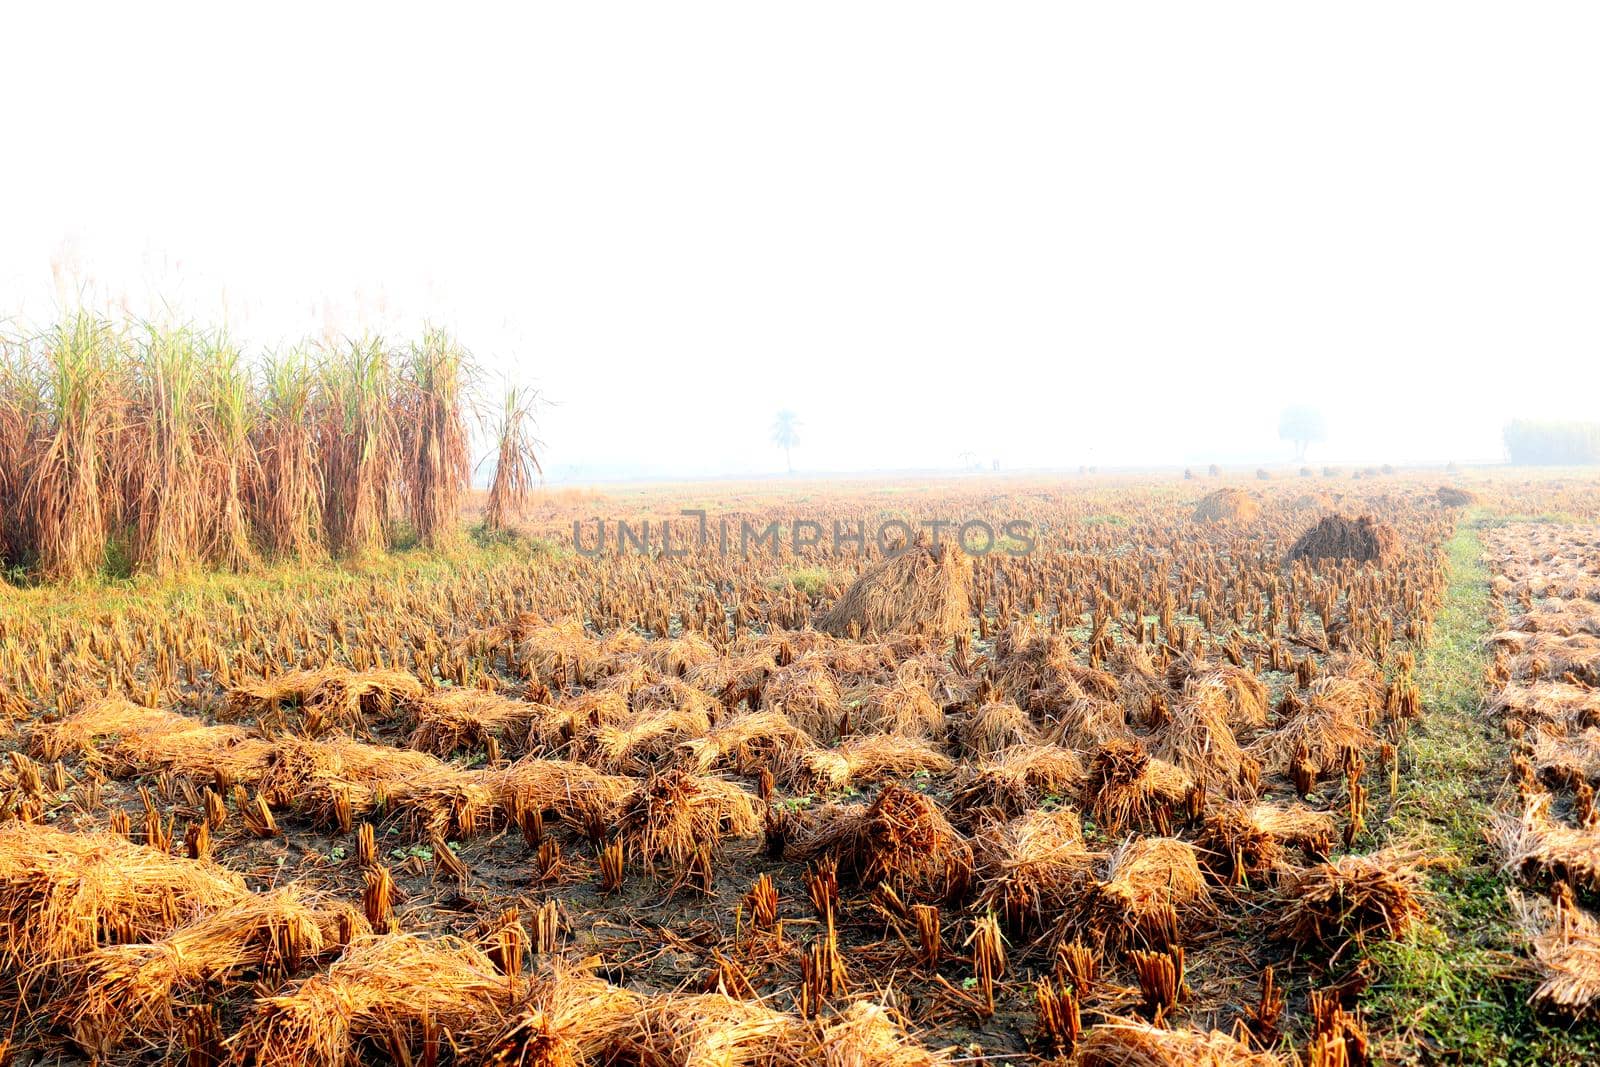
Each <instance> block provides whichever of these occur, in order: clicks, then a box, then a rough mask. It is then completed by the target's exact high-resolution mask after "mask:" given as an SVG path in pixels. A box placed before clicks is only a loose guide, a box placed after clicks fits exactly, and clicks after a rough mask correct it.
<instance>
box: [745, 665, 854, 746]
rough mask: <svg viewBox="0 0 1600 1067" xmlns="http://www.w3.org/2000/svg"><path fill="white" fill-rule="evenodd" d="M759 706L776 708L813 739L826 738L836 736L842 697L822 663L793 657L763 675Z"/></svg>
mask: <svg viewBox="0 0 1600 1067" xmlns="http://www.w3.org/2000/svg"><path fill="white" fill-rule="evenodd" d="M761 710H762V711H775V712H780V713H782V714H783V715H785V716H786V717H787V718H788V720H789V721H790V722H791V723H793V724H794V725H795V726H798V727H800V729H802V730H804V731H805V732H806V733H808V734H810V735H811V736H812V737H813V738H815V739H816V740H818V741H827V740H829V739H831V738H833V737H836V736H838V733H839V726H840V723H841V721H842V720H843V719H844V697H843V695H842V694H841V693H840V692H839V683H838V682H837V681H836V680H835V679H834V677H833V671H832V670H830V669H829V668H828V665H827V664H826V663H823V662H822V661H821V660H820V659H812V660H796V661H795V662H794V663H792V664H790V665H789V666H787V667H783V668H780V669H779V670H777V671H775V672H773V674H772V676H771V677H770V678H768V679H767V682H766V684H765V685H764V686H763V687H762V689H761Z"/></svg>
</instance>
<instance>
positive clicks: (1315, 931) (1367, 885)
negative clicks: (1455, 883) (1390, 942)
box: [1273, 850, 1428, 946]
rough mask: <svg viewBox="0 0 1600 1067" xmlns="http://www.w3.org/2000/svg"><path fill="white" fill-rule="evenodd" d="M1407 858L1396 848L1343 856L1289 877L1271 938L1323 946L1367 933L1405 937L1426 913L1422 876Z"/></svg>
mask: <svg viewBox="0 0 1600 1067" xmlns="http://www.w3.org/2000/svg"><path fill="white" fill-rule="evenodd" d="M1411 859H1412V857H1410V856H1408V855H1406V854H1403V853H1400V852H1396V851H1394V850H1385V851H1383V852H1375V853H1373V854H1371V855H1368V856H1341V857H1339V859H1337V860H1334V861H1332V862H1330V863H1319V864H1317V865H1316V866H1314V867H1311V868H1310V869H1308V870H1305V871H1302V872H1300V873H1299V874H1297V875H1296V876H1294V877H1293V878H1290V879H1287V880H1286V881H1285V883H1284V885H1283V891H1282V894H1283V899H1284V906H1283V909H1282V910H1281V911H1280V912H1279V913H1278V915H1277V917H1276V919H1275V921H1274V924H1273V936H1274V937H1276V938H1279V939H1282V940H1288V941H1294V942H1296V943H1297V944H1301V945H1310V944H1317V945H1325V946H1337V945H1340V944H1342V943H1343V942H1345V941H1348V940H1349V939H1351V938H1355V937H1364V936H1366V935H1369V934H1378V935H1381V936H1383V937H1387V938H1398V937H1403V936H1404V935H1405V933H1406V931H1408V930H1410V929H1411V928H1412V926H1414V925H1416V924H1417V923H1419V922H1422V921H1423V920H1425V919H1426V918H1427V914H1428V913H1427V909H1426V908H1425V907H1424V906H1423V901H1424V899H1425V890H1424V887H1423V881H1422V874H1421V872H1420V871H1419V870H1418V869H1417V868H1416V866H1415V865H1414V864H1413V863H1412V862H1411Z"/></svg>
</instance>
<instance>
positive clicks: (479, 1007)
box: [229, 934, 526, 1067]
mask: <svg viewBox="0 0 1600 1067" xmlns="http://www.w3.org/2000/svg"><path fill="white" fill-rule="evenodd" d="M525 986H526V981H525V980H518V979H514V978H508V977H506V976H505V975H502V974H500V973H499V972H498V971H497V970H496V969H495V967H494V964H493V963H492V962H490V960H489V958H488V957H487V956H485V955H484V954H483V953H482V952H480V951H479V950H478V949H476V948H474V947H473V946H471V945H469V944H467V943H466V942H465V941H462V940H460V939H459V938H455V937H435V938H423V937H418V936H416V935H414V934H381V935H370V934H369V935H366V936H364V937H358V938H356V939H355V940H354V941H353V942H352V943H351V944H350V947H349V948H348V949H347V950H346V951H345V953H344V955H343V956H341V957H340V958H339V959H338V960H336V961H335V962H334V963H333V965H332V966H330V967H329V968H328V969H327V971H325V972H323V973H321V974H316V975H313V976H311V977H310V978H307V979H305V980H304V981H301V982H299V983H298V984H297V985H296V986H295V987H294V989H293V991H292V992H289V993H286V994H284V995H281V996H273V997H266V998H264V999H262V1000H261V1001H260V1002H259V1003H258V1004H257V1006H256V1009H255V1010H254V1011H253V1012H252V1013H251V1015H250V1017H249V1018H248V1019H247V1020H246V1021H245V1024H244V1027H243V1028H242V1029H241V1030H240V1031H239V1033H237V1034H236V1035H234V1037H233V1038H231V1039H230V1041H229V1044H230V1045H231V1056H230V1062H231V1063H233V1064H236V1065H239V1067H243V1065H244V1064H246V1063H250V1062H254V1063H258V1064H273V1065H275V1067H276V1065H283V1067H346V1065H354V1064H355V1063H357V1062H359V1056H358V1049H359V1046H360V1044H361V1043H362V1042H363V1041H373V1042H377V1043H378V1045H379V1047H380V1048H384V1049H386V1050H387V1054H388V1058H390V1059H394V1060H400V1061H402V1062H415V1061H416V1060H419V1059H422V1058H423V1055H424V1048H425V1047H428V1046H435V1051H434V1055H437V1046H447V1045H449V1044H454V1045H455V1046H456V1047H458V1048H462V1049H469V1048H472V1047H475V1046H479V1045H482V1044H483V1043H485V1042H487V1041H488V1040H489V1039H490V1038H491V1037H493V1036H494V1035H495V1034H497V1033H499V1032H500V1030H501V1028H502V1026H503V1018H504V1017H503V1010H504V1008H505V1006H506V1005H507V1004H508V1003H509V1002H511V1001H512V1000H514V999H515V998H516V997H517V996H518V995H519V994H520V993H521V992H523V990H524V989H525Z"/></svg>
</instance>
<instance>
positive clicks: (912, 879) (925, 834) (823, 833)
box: [784, 783, 972, 903]
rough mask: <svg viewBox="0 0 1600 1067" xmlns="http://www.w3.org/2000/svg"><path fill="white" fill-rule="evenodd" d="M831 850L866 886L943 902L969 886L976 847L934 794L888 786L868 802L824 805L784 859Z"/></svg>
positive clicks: (841, 865)
mask: <svg viewBox="0 0 1600 1067" xmlns="http://www.w3.org/2000/svg"><path fill="white" fill-rule="evenodd" d="M824 854H826V855H831V856H833V857H834V858H835V859H836V860H837V861H838V864H839V869H840V870H841V871H845V872H848V873H849V874H851V875H852V876H854V877H855V879H856V880H857V881H858V882H859V883H860V884H862V885H864V886H869V887H871V886H876V885H877V884H878V883H880V882H884V883H887V884H888V885H889V886H891V887H892V888H893V889H894V890H895V892H897V893H899V894H900V896H901V897H903V898H905V899H907V900H915V901H919V902H923V903H935V902H940V901H943V900H945V899H947V898H949V897H952V896H954V895H959V894H960V893H961V892H963V891H965V889H966V887H967V884H968V882H969V881H970V877H971V873H972V846H971V845H969V844H968V843H967V841H966V840H965V839H964V838H963V837H962V836H961V835H960V834H959V833H957V832H956V830H955V828H954V827H953V826H951V825H950V821H949V820H948V819H946V818H945V816H944V814H943V813H942V812H941V811H940V810H939V808H938V807H937V806H936V805H935V804H934V802H933V800H932V799H931V798H930V797H926V796H923V795H922V794H920V793H914V792H912V791H911V790H909V789H907V788H905V787H904V786H901V785H896V784H893V783H891V784H889V785H885V786H884V787H883V789H882V790H881V791H880V792H879V793H878V796H877V798H876V799H875V800H873V802H872V803H871V804H870V805H867V806H865V807H863V806H862V805H859V804H856V805H846V806H838V807H832V808H829V809H825V810H824V811H823V812H822V813H821V816H820V821H819V825H818V826H817V827H815V828H814V829H813V830H812V831H811V832H810V833H809V834H807V835H806V836H804V837H802V838H801V839H800V840H799V841H796V842H794V843H793V844H792V845H791V846H790V847H789V848H788V849H787V850H786V851H785V853H784V858H785V859H798V860H805V859H811V858H812V857H815V856H819V855H824Z"/></svg>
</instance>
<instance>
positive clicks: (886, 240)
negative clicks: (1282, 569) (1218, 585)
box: [0, 2, 1600, 480]
mask: <svg viewBox="0 0 1600 1067" xmlns="http://www.w3.org/2000/svg"><path fill="white" fill-rule="evenodd" d="M156 6H159V7H162V10H163V13H161V14H159V15H152V14H150V13H149V12H148V11H135V10H133V8H132V6H131V5H129V6H127V7H122V6H116V5H106V6H103V7H102V6H99V5H72V4H63V5H26V6H24V7H20V8H17V9H15V10H13V11H11V12H9V13H8V16H7V24H8V26H7V29H8V33H7V37H8V47H7V50H6V51H7V55H6V61H5V63H4V64H3V65H0V93H3V96H0V99H4V100H6V101H7V103H6V118H7V130H8V135H9V136H8V148H9V151H8V153H7V156H8V160H7V162H6V164H5V165H4V166H3V167H0V222H3V232H0V314H8V313H9V314H14V315H17V316H20V317H21V318H22V319H23V320H26V321H29V322H32V323H34V324H40V323H43V322H45V321H47V320H48V319H49V318H50V317H51V316H52V315H53V314H54V309H55V307H56V305H57V301H58V299H59V293H58V288H57V285H56V282H55V280H54V279H53V278H52V271H51V266H52V260H54V261H55V262H56V263H57V264H58V265H60V266H61V267H62V268H63V272H62V278H64V279H65V278H76V279H78V280H79V281H80V282H81V281H83V280H84V279H88V282H87V286H88V288H87V290H86V292H87V295H88V297H89V299H90V300H91V301H93V302H113V301H114V302H119V303H122V302H125V303H126V304H127V305H128V306H130V307H131V308H132V309H133V310H134V311H135V312H136V313H139V314H143V315H149V314H156V313H162V314H172V315H178V316H182V317H186V318H191V319H194V320H198V321H201V322H212V321H219V320H222V319H225V320H226V321H227V322H228V324H229V326H230V328H231V330H232V332H233V334H234V335H235V336H236V337H237V338H239V339H241V340H244V341H246V342H248V343H250V344H251V345H254V346H264V345H274V344H282V343H286V342H290V341H293V340H295V339H296V338H299V337H301V336H304V335H316V334H321V333H323V332H324V331H333V332H338V333H352V334H359V333H361V332H363V331H376V332H382V333H384V334H386V335H393V336H396V337H403V336H406V335H408V334H414V333H416V332H418V331H419V330H420V326H421V323H422V322H424V321H430V322H433V323H435V324H438V325H444V326H448V327H450V328H451V329H452V330H454V331H455V332H456V333H457V334H458V335H459V336H460V337H461V339H462V340H463V341H464V342H465V343H466V344H467V345H468V346H469V347H470V348H471V349H472V350H473V351H474V352H475V353H476V354H477V356H478V357H479V359H480V360H481V361H482V362H483V364H484V365H485V366H486V368H487V369H488V372H489V375H490V378H491V381H492V380H494V379H495V378H497V377H498V376H500V375H510V376H513V377H514V378H515V379H516V380H518V381H520V382H528V383H532V384H534V385H537V386H538V387H539V388H541V389H542V390H543V391H544V392H545V394H546V395H547V396H549V397H551V398H552V399H554V400H556V401H558V402H559V403H558V404H557V405H555V406H552V407H550V408H548V409H546V410H545V411H544V412H543V414H542V417H541V432H542V436H543V437H544V439H545V441H546V442H547V453H546V459H547V464H546V467H547V470H548V471H549V472H550V473H552V474H553V475H556V476H563V475H564V476H566V477H568V478H572V479H576V480H583V479H585V478H589V477H599V476H608V477H609V476H616V475H620V474H625V473H631V474H650V475H677V476H688V475H700V474H741V473H751V472H760V471H777V470H781V469H782V468H783V454H782V452H781V451H780V450H778V449H776V448H774V447H772V446H771V445H770V444H769V443H768V440H767V438H768V427H769V425H770V423H771V421H772V418H773V415H774V413H775V412H776V411H777V410H778V409H779V408H782V407H789V408H793V409H794V410H796V411H798V412H799V413H800V416H801V418H802V423H803V425H802V429H801V438H802V444H801V447H800V448H799V449H797V450H796V452H795V457H794V458H795V464H796V467H797V468H802V469H807V470H862V469H874V468H880V469H881V468H906V467H915V468H929V467H951V466H954V465H956V463H957V462H958V457H959V456H960V455H961V454H962V453H967V452H970V453H973V454H974V455H975V456H977V457H978V458H979V459H980V460H981V461H982V462H983V463H984V464H985V465H987V464H988V462H989V461H990V460H991V459H997V460H999V461H1000V463H1001V464H1002V465H1003V466H1004V467H1007V468H1025V467H1059V466H1068V467H1075V466H1076V465H1078V464H1080V463H1096V464H1099V465H1102V466H1111V465H1117V464H1191V463H1207V462H1211V461H1212V460H1220V461H1223V462H1239V463H1255V462H1267V461H1279V462H1281V461H1287V460H1288V459H1290V457H1291V455H1292V447H1291V446H1290V445H1288V444H1287V443H1284V442H1280V441H1279V440H1278V439H1277V417H1278V411H1279V409H1280V408H1282V407H1283V406H1284V405H1286V404H1288V403H1293V402H1310V403H1314V404H1316V405H1318V406H1320V407H1321V408H1322V409H1323V410H1324V411H1325V412H1326V414H1327V417H1328V422H1329V426H1330V437H1329V440H1328V441H1327V442H1325V443H1324V444H1322V445H1321V446H1319V447H1317V448H1315V449H1313V451H1312V453H1311V457H1310V458H1311V461H1312V462H1314V463H1322V462H1345V463H1349V462H1396V463H1404V462H1416V461H1424V460H1431V461H1438V462H1443V461H1445V460H1451V459H1454V460H1458V461H1462V462H1469V461H1484V460H1489V461H1492V460H1495V459H1498V458H1499V457H1500V454H1501V443H1500V428H1501V425H1502V423H1503V422H1504V421H1505V420H1506V419H1507V418H1508V417H1511V416H1513V415H1544V416H1552V417H1567V418H1584V417H1587V418H1591V419H1596V418H1600V402H1597V401H1596V399H1595V398H1596V397H1597V396H1600V344H1597V341H1600V336H1597V335H1600V316H1597V315H1596V314H1595V307H1596V293H1597V292H1600V256H1597V254H1596V249H1600V192H1597V190H1600V141H1597V139H1596V137H1595V136H1594V131H1595V115H1594V112H1595V102H1596V101H1597V100H1600V66H1597V65H1596V64H1595V63H1593V61H1592V56H1593V54H1594V50H1595V46H1596V44H1597V43H1600V38H1597V32H1596V31H1597V30H1600V9H1596V8H1595V7H1594V6H1593V5H1589V4H1579V3H1572V4H1543V5H1537V6H1529V5H1513V4H1497V5H1487V4H1472V3H1415V4H1403V5H1401V4H1394V3H1355V4H1345V5H1338V6H1336V7H1313V6H1310V5H1298V4H1294V5H1291V4H1283V3H1261V4H1209V5H1197V4H1170V5H1161V4H1145V5H1093V6H1089V5H1082V6H1069V5H1060V4H1039V5H1021V4H1008V5H965V4H964V5H943V4H929V3H917V4H861V3H850V4H834V3H814V4H807V5H786V6H781V7H780V6H777V5H767V4H751V3H748V2H743V3H727V4H671V5H666V4H639V5H603V6H602V5H561V6H555V5H548V6H541V7H539V8H537V9H536V10H535V9H533V8H529V9H526V10H522V11H518V12H515V13H504V14H501V15H497V16H495V17H489V16H487V15H480V16H477V17H472V18H468V17H466V16H463V15H461V14H459V13H457V12H456V11H455V10H454V9H450V8H439V7H437V6H430V7H409V6H406V5H395V4H382V5H372V6H356V5H349V6H342V7H341V10H340V11H337V12H336V11H332V10H329V9H327V8H325V7H324V6H322V5H310V4H298V3H285V4H277V5H272V6H271V7H269V8H262V9H259V10H257V11H253V12H251V13H250V14H248V15H246V14H244V13H242V12H239V11H231V10H224V9H222V8H220V7H217V6H215V5H198V4H197V5H182V6H176V5H173V6H165V5H156ZM152 9H153V8H152Z"/></svg>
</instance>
